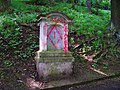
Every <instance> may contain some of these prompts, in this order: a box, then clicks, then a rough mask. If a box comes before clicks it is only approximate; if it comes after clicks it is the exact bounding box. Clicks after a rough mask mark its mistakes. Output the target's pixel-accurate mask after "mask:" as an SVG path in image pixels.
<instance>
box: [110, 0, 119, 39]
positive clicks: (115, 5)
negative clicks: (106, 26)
mask: <svg viewBox="0 0 120 90" xmlns="http://www.w3.org/2000/svg"><path fill="white" fill-rule="evenodd" d="M111 6H112V8H111V12H112V13H111V19H112V23H113V25H114V26H115V28H116V30H117V32H116V37H117V38H118V39H119V40H120V0H111Z"/></svg>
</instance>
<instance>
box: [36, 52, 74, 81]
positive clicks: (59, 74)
mask: <svg viewBox="0 0 120 90" xmlns="http://www.w3.org/2000/svg"><path fill="white" fill-rule="evenodd" d="M35 60H36V66H37V71H38V74H39V78H40V79H41V80H51V79H52V80H53V79H61V78H64V77H68V76H70V75H71V74H72V72H73V62H74V58H73V57H72V53H71V52H69V51H68V52H67V53H64V51H63V50H56V51H55V50H54V51H42V52H39V51H38V52H36V56H35Z"/></svg>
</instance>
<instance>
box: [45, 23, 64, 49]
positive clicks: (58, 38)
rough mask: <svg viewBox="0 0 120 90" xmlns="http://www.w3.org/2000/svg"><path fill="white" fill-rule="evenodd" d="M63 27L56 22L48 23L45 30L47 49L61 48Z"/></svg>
mask: <svg viewBox="0 0 120 90" xmlns="http://www.w3.org/2000/svg"><path fill="white" fill-rule="evenodd" d="M63 33H64V31H63V27H62V26H61V25H58V24H53V25H50V26H49V28H48V30H47V44H48V45H47V49H48V50H56V49H63V48H64V46H63Z"/></svg>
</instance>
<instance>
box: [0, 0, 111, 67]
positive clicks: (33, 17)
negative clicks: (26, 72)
mask: <svg viewBox="0 0 120 90" xmlns="http://www.w3.org/2000/svg"><path fill="white" fill-rule="evenodd" d="M31 1H32V0H31ZM41 2H42V0H40V3H41ZM11 4H12V8H13V10H14V11H13V13H11V14H8V13H7V12H6V13H2V14H1V15H0V34H2V35H3V38H4V39H6V40H7V41H8V42H7V43H8V45H6V46H7V47H6V46H5V47H6V48H7V49H6V50H11V49H12V50H13V52H12V55H13V57H14V59H19V60H27V59H29V58H31V56H32V55H33V54H34V52H35V51H36V50H37V49H38V42H36V40H37V39H38V37H37V35H36V34H35V32H34V30H32V29H30V28H27V27H22V26H20V25H18V24H17V23H18V22H19V23H23V24H29V25H30V26H32V23H35V22H36V21H37V16H38V15H39V13H42V14H46V13H49V12H51V11H61V12H63V13H65V14H66V15H68V16H69V17H70V18H71V19H72V22H71V23H72V25H70V26H69V29H70V31H76V32H77V34H79V35H84V36H85V38H86V40H87V39H90V38H91V37H94V36H95V35H97V36H98V37H102V36H103V35H104V32H105V31H106V28H107V24H108V21H109V19H110V12H109V11H105V10H100V11H99V15H93V14H90V13H89V12H88V10H87V8H86V7H83V6H79V5H75V9H76V10H75V9H73V8H72V4H68V3H63V2H62V3H61V2H59V3H57V2H55V5H54V6H49V7H48V5H46V6H43V5H40V6H38V5H37V6H36V5H32V4H26V2H23V1H20V0H12V2H11ZM61 7H62V8H61ZM102 41H103V40H102V39H97V40H95V41H93V42H92V45H90V46H89V45H87V44H85V45H84V48H88V47H91V46H92V48H94V49H96V50H98V49H99V48H100V47H101V45H102V43H103V42H102ZM81 42H83V43H84V41H82V40H81ZM1 47H2V46H1ZM3 50H4V51H5V49H3ZM33 51H34V52H33ZM6 60H9V59H6ZM6 62H7V61H5V63H4V65H6V66H7V65H8V66H10V65H11V62H7V63H6Z"/></svg>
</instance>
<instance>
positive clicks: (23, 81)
mask: <svg viewBox="0 0 120 90" xmlns="http://www.w3.org/2000/svg"><path fill="white" fill-rule="evenodd" d="M119 58H120V57H119ZM119 58H118V59H114V60H110V61H109V62H108V61H107V62H102V61H101V63H102V64H101V65H100V64H98V65H96V67H94V66H93V65H94V63H91V62H88V61H83V62H80V61H76V62H75V64H74V66H75V67H74V74H73V76H72V77H74V78H75V79H76V80H77V79H78V80H81V81H87V80H92V79H96V78H99V77H103V76H105V75H108V76H109V75H112V74H114V73H119V72H120V69H119V68H120V61H119V60H120V59H119ZM103 61H105V60H103ZM103 63H107V65H108V66H107V68H104V64H103ZM72 77H71V78H72ZM38 80H39V79H38V75H37V71H36V67H35V61H34V59H31V60H28V61H25V62H22V61H21V62H18V63H16V64H15V65H14V66H12V67H9V68H8V67H4V68H2V67H0V90H34V89H35V88H36V87H43V88H44V87H45V86H46V83H43V82H39V81H38ZM30 82H32V84H34V85H30V84H31V83H30ZM34 82H35V83H34ZM30 86H31V87H30ZM79 88H81V87H77V89H76V87H72V89H70V90H79ZM90 88H92V87H90ZM82 90H86V89H82ZM94 90H98V89H94ZM110 90H111V89H110Z"/></svg>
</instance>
